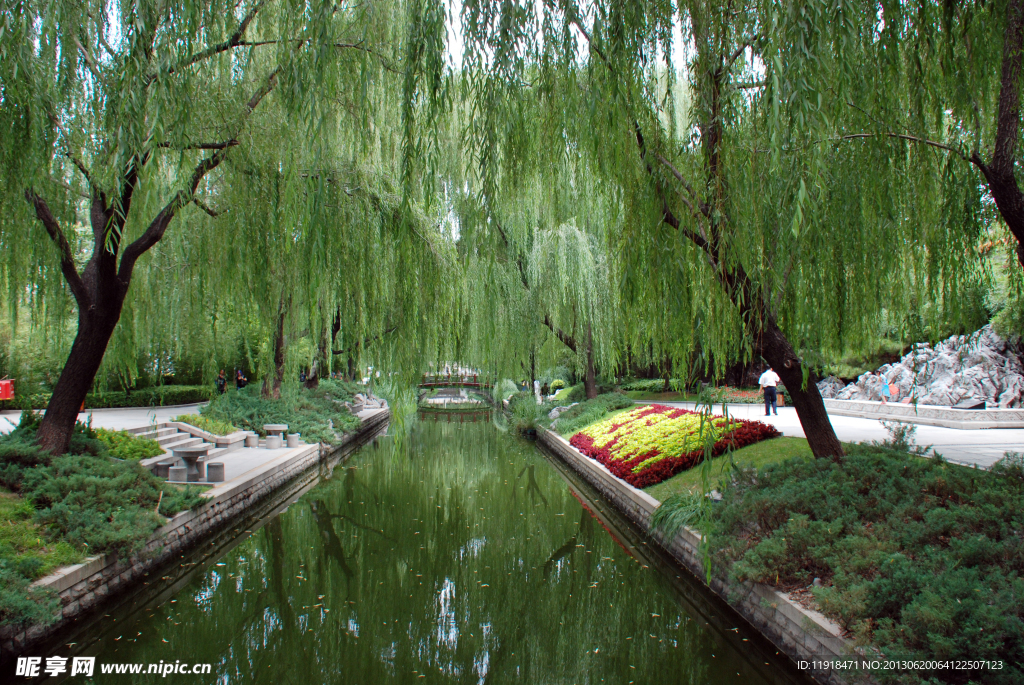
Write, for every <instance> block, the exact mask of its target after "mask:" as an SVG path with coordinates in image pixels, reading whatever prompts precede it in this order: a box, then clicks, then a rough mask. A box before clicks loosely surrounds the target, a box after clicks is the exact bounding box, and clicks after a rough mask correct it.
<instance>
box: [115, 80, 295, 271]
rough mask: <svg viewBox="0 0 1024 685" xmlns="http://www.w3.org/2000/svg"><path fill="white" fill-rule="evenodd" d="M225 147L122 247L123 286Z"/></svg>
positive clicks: (255, 100) (266, 87)
mask: <svg viewBox="0 0 1024 685" xmlns="http://www.w3.org/2000/svg"><path fill="white" fill-rule="evenodd" d="M280 70H281V68H280V67H277V68H276V69H274V71H272V72H270V75H269V76H267V79H266V81H265V82H264V84H263V85H262V86H260V88H259V90H257V91H256V92H255V93H253V96H252V97H251V98H249V101H248V102H247V103H246V104H245V114H244V115H243V117H242V120H241V122H239V128H241V126H242V125H244V124H245V122H246V121H247V120H248V118H249V115H251V114H252V112H253V110H255V109H256V107H258V106H259V104H260V102H262V101H263V98H265V97H266V96H267V94H268V93H270V91H272V90H273V89H274V87H275V86H276V85H277V74H278V72H279V71H280ZM228 149H229V148H222V149H220V150H217V151H216V152H214V153H213V154H212V155H211V156H209V157H207V158H205V159H203V160H202V161H201V162H199V164H198V165H196V168H195V169H194V170H193V171H192V176H191V178H190V179H189V182H188V185H187V186H186V187H185V188H183V189H181V190H179V191H178V192H177V193H175V194H174V197H172V198H171V199H170V201H169V202H168V203H167V204H166V205H164V207H163V209H161V210H160V213H159V214H157V215H156V218H155V219H153V221H152V222H151V223H150V225H149V226H148V227H147V228H146V230H145V232H144V233H143V234H142V235H141V236H139V237H138V238H137V239H136V240H135V241H134V242H133V243H132V244H131V245H129V246H128V247H127V248H125V251H124V256H123V257H122V258H121V266H120V267H119V268H118V278H119V279H120V280H121V282H122V283H123V284H124V285H125V286H127V284H128V283H129V282H130V281H131V277H132V271H133V270H134V269H135V262H136V261H138V259H139V257H141V256H142V255H143V254H144V253H145V252H146V251H147V250H149V249H150V248H151V247H153V246H154V245H156V244H157V243H158V242H160V239H161V238H163V236H164V232H165V231H166V230H167V226H168V225H169V224H170V223H171V219H173V218H174V215H175V214H176V213H177V212H178V210H180V209H181V208H182V207H184V206H185V205H187V204H188V203H189V202H191V201H192V198H194V197H195V192H196V189H197V188H198V187H199V182H200V181H202V180H203V177H204V176H206V174H208V173H209V172H211V171H212V170H214V169H216V168H217V167H218V166H219V165H220V163H221V162H222V161H224V157H225V156H226V155H227V152H228Z"/></svg>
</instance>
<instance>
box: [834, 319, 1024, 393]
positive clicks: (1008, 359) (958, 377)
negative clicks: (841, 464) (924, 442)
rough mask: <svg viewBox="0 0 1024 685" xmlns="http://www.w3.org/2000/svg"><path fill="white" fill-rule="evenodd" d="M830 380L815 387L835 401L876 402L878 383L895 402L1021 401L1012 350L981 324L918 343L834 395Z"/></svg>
mask: <svg viewBox="0 0 1024 685" xmlns="http://www.w3.org/2000/svg"><path fill="white" fill-rule="evenodd" d="M833 380H834V379H828V378H827V379H825V380H823V381H821V382H819V383H818V389H819V391H821V392H822V396H823V397H830V396H831V397H834V398H835V399H838V400H875V401H877V400H880V399H882V394H881V388H882V384H883V383H888V384H889V385H893V384H895V385H896V386H897V387H898V388H899V395H898V396H897V397H893V398H892V399H893V400H895V401H900V400H903V399H904V398H907V397H909V398H911V400H912V401H914V402H916V403H917V404H931V405H939V406H946V407H949V406H953V405H956V404H963V403H965V402H986V403H988V405H989V406H990V407H995V406H998V407H1001V408H1003V409H1006V408H1010V407H1013V408H1016V407H1020V406H1022V402H1024V364H1022V363H1021V360H1020V358H1018V356H1017V354H1016V352H1015V351H1014V350H1013V348H1012V347H1011V346H1010V345H1009V344H1008V343H1007V342H1006V341H1005V340H1003V339H1002V338H1000V337H999V336H998V335H996V333H995V332H994V331H993V330H992V326H985V327H984V328H982V329H981V330H980V331H977V332H975V333H973V334H971V335H967V336H964V335H954V336H953V337H951V338H947V339H946V340H943V341H942V342H940V343H939V344H937V345H936V346H935V347H934V348H932V346H931V345H929V344H927V343H918V344H917V345H914V349H913V350H911V351H910V352H909V353H908V354H907V355H905V356H904V357H903V359H901V360H900V361H899V362H898V363H896V364H886V365H885V366H882V367H881V368H880V369H878V370H877V371H875V372H874V373H870V372H869V373H865V374H863V375H861V376H860V377H859V378H858V379H857V382H856V383H850V384H849V385H847V386H846V387H845V388H843V389H842V391H840V392H838V393H835V383H833V382H832V381H833Z"/></svg>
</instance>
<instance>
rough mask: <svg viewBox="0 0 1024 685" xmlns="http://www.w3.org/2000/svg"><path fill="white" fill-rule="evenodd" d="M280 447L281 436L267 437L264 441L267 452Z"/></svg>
mask: <svg viewBox="0 0 1024 685" xmlns="http://www.w3.org/2000/svg"><path fill="white" fill-rule="evenodd" d="M280 447H281V436H280V435H268V436H267V441H266V448H267V449H268V450H276V449H280Z"/></svg>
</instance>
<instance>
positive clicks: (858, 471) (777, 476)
mask: <svg viewBox="0 0 1024 685" xmlns="http://www.w3.org/2000/svg"><path fill="white" fill-rule="evenodd" d="M701 525H702V526H705V525H707V526H708V527H709V528H710V547H711V555H712V559H713V560H714V564H715V566H716V567H717V568H722V569H729V573H730V575H731V576H732V577H733V578H734V579H736V580H739V581H746V580H750V581H756V582H761V583H768V584H771V585H776V586H779V587H781V588H783V589H791V590H792V589H797V588H808V587H809V590H810V592H811V593H812V595H813V598H814V600H816V602H817V604H818V606H819V608H820V609H821V610H822V611H823V612H824V613H825V614H826V615H828V616H830V617H831V618H834V619H835V620H837V621H838V622H840V623H841V624H842V625H843V626H845V627H846V628H847V629H848V630H850V631H851V632H852V634H853V635H854V636H855V637H856V639H857V640H858V641H859V642H860V643H861V644H862V645H864V646H873V647H875V648H878V649H879V650H881V652H882V653H883V654H885V655H891V656H899V657H900V658H907V659H960V658H965V659H973V658H985V659H1001V660H1003V662H1004V664H1005V666H1004V669H1003V670H1000V671H978V672H964V671H937V672H933V673H929V674H923V673H922V674H920V675H917V674H914V673H913V672H909V673H908V672H902V673H900V675H899V678H900V679H901V682H978V683H981V682H985V683H1018V682H1021V681H1022V679H1024V671H1022V668H1021V664H1024V629H1022V626H1024V579H1022V577H1021V575H1022V573H1024V534H1022V531H1024V463H1022V459H1021V456H1020V455H1018V456H1016V457H1015V458H1009V459H1007V460H1004V461H1003V462H1001V463H1000V464H997V465H996V466H995V467H994V468H993V469H992V471H990V472H987V471H980V470H976V469H970V468H966V467H962V466H959V465H955V464H949V463H947V462H945V461H943V460H942V459H940V458H936V459H925V458H921V457H919V456H915V455H911V454H908V453H907V452H906V451H905V450H898V449H893V448H892V447H888V446H883V445H851V446H849V447H848V449H847V456H846V458H845V459H844V460H843V461H841V462H839V463H837V462H834V461H831V460H821V459H818V460H813V459H807V458H796V459H791V460H788V461H785V462H783V463H779V464H776V465H773V466H769V467H767V468H764V469H759V470H758V471H757V472H756V473H754V472H753V471H750V470H747V471H739V472H737V473H736V474H735V477H734V480H733V482H732V483H731V484H730V485H729V486H728V487H727V488H726V489H725V491H724V492H723V500H722V502H721V504H719V505H716V506H715V508H714V513H713V515H712V517H711V520H710V522H709V523H708V524H704V523H702V524H701ZM815 578H819V579H820V580H821V586H820V587H813V585H812V583H813V581H814V579H815ZM877 675H878V676H879V677H880V678H882V679H883V680H884V679H885V678H886V677H888V676H887V674H885V673H880V674H877ZM892 677H895V676H892ZM925 677H927V678H929V679H930V680H924V678H925Z"/></svg>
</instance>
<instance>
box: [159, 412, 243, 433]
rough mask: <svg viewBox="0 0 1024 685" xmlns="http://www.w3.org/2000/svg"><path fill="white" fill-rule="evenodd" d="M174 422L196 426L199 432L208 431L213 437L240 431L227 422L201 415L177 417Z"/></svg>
mask: <svg viewBox="0 0 1024 685" xmlns="http://www.w3.org/2000/svg"><path fill="white" fill-rule="evenodd" d="M173 420H174V421H177V422H178V423H187V424H188V425H190V426H195V427H196V428H198V429H199V430H203V431H206V432H207V433H210V434H212V435H230V434H231V433H234V432H236V431H237V430H238V429H237V428H236V427H234V426H232V425H231V424H230V423H227V422H226V421H218V420H217V419H214V418H211V417H209V416H200V415H199V414H182V415H181V416H175V417H174V419H173Z"/></svg>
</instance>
